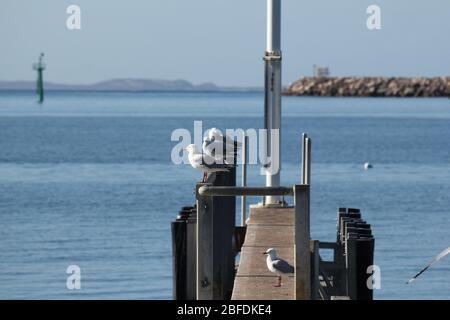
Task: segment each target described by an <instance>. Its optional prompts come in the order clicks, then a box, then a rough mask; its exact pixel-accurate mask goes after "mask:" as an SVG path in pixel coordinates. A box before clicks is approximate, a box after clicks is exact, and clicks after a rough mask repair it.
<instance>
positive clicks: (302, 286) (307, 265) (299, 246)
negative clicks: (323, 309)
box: [294, 185, 311, 300]
mask: <svg viewBox="0 0 450 320" xmlns="http://www.w3.org/2000/svg"><path fill="white" fill-rule="evenodd" d="M294 194H295V229H294V233H295V247H294V248H295V249H294V254H295V257H294V261H295V271H294V274H295V292H294V297H295V299H296V300H309V299H311V254H310V226H309V185H296V186H294Z"/></svg>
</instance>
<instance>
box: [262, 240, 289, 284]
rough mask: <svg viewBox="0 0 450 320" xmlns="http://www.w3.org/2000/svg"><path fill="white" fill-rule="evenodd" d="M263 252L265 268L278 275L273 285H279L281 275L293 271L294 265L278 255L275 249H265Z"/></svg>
mask: <svg viewBox="0 0 450 320" xmlns="http://www.w3.org/2000/svg"><path fill="white" fill-rule="evenodd" d="M263 254H266V255H267V259H266V262H267V268H269V270H270V271H271V272H273V273H276V274H277V275H278V282H277V283H276V284H274V285H273V286H274V287H281V276H282V275H286V274H289V273H294V267H293V266H291V265H290V264H289V263H288V262H287V261H285V260H283V259H281V258H280V257H278V254H277V251H276V250H275V249H273V248H270V249H267V251H266V252H263Z"/></svg>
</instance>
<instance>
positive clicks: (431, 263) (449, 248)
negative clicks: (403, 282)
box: [407, 247, 450, 284]
mask: <svg viewBox="0 0 450 320" xmlns="http://www.w3.org/2000/svg"><path fill="white" fill-rule="evenodd" d="M449 253H450V247H448V248H447V249H445V250H444V251H442V252H441V253H439V254H438V255H437V256H436V257H434V258H433V260H431V261H430V262H429V263H428V264H427V266H426V267H425V268H423V269H422V270H420V271H419V273H417V274H416V275H415V276H414V277H412V278H411V279H409V281H408V282H407V284H410V283H411V282H413V281H414V280H416V278H417V277H418V276H420V275H421V274H422V273H424V272H425V271H427V270H428V268H430V267H431V266H432V265H433V264H435V263H436V262H438V261H439V260H441V259H442V258H443V257H445V256H446V255H448V254H449Z"/></svg>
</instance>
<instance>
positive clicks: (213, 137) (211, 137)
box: [203, 128, 242, 162]
mask: <svg viewBox="0 0 450 320" xmlns="http://www.w3.org/2000/svg"><path fill="white" fill-rule="evenodd" d="M224 140H225V141H224ZM224 142H225V145H224ZM241 145H242V143H241V142H238V141H235V140H233V139H232V138H231V137H230V136H228V135H225V136H223V134H222V132H221V131H220V130H219V129H217V128H211V129H209V130H208V134H207V135H206V137H205V139H204V140H203V152H204V153H206V154H207V155H209V156H211V157H216V153H217V151H219V154H218V155H217V156H218V157H224V158H225V159H226V160H229V159H231V160H232V162H234V157H235V149H236V151H237V149H238V148H239V147H240V146H241ZM224 149H225V150H224Z"/></svg>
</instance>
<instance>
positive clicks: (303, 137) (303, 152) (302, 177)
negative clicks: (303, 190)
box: [300, 133, 308, 184]
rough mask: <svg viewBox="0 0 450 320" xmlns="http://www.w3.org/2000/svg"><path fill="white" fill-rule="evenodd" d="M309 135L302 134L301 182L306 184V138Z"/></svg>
mask: <svg viewBox="0 0 450 320" xmlns="http://www.w3.org/2000/svg"><path fill="white" fill-rule="evenodd" d="M307 137H308V135H307V134H306V133H303V134H302V168H301V172H300V183H301V184H306V183H305V180H306V138H307Z"/></svg>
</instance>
